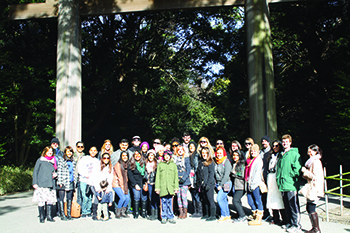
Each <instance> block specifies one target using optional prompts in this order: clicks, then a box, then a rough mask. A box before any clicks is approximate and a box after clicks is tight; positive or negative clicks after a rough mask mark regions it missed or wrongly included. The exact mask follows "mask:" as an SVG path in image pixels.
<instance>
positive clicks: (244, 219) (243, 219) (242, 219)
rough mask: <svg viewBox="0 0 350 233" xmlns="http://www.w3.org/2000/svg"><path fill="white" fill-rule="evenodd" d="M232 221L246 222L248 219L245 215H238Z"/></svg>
mask: <svg viewBox="0 0 350 233" xmlns="http://www.w3.org/2000/svg"><path fill="white" fill-rule="evenodd" d="M232 222H233V223H247V222H248V219H247V216H244V217H239V218H237V219H234V220H233V221H232Z"/></svg>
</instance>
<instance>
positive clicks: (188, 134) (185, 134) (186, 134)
mask: <svg viewBox="0 0 350 233" xmlns="http://www.w3.org/2000/svg"><path fill="white" fill-rule="evenodd" d="M185 136H191V134H190V133H189V132H187V131H185V132H184V134H183V137H185Z"/></svg>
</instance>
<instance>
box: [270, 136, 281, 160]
mask: <svg viewBox="0 0 350 233" xmlns="http://www.w3.org/2000/svg"><path fill="white" fill-rule="evenodd" d="M276 142H277V143H278V147H279V151H278V152H277V153H279V152H281V151H282V142H281V141H280V140H274V141H273V142H272V143H271V151H270V153H269V155H268V156H267V163H270V160H271V158H272V154H275V152H274V151H273V144H275V143H276Z"/></svg>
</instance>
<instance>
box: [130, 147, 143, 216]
mask: <svg viewBox="0 0 350 233" xmlns="http://www.w3.org/2000/svg"><path fill="white" fill-rule="evenodd" d="M145 168H146V164H145V159H144V157H143V156H142V155H141V153H140V151H139V150H135V151H134V155H133V156H132V158H131V159H130V160H129V167H128V178H129V186H130V188H131V189H132V191H133V193H134V218H135V219H136V218H138V217H139V205H140V200H141V210H142V212H141V217H143V218H146V217H147V216H146V207H147V192H146V191H144V190H143V189H142V187H143V184H144V183H146V181H145V180H144V176H145Z"/></svg>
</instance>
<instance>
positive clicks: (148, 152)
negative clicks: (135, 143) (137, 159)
mask: <svg viewBox="0 0 350 233" xmlns="http://www.w3.org/2000/svg"><path fill="white" fill-rule="evenodd" d="M151 153H153V154H154V155H156V151H155V150H153V149H152V150H149V151H147V157H148V155H149V154H151Z"/></svg>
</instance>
